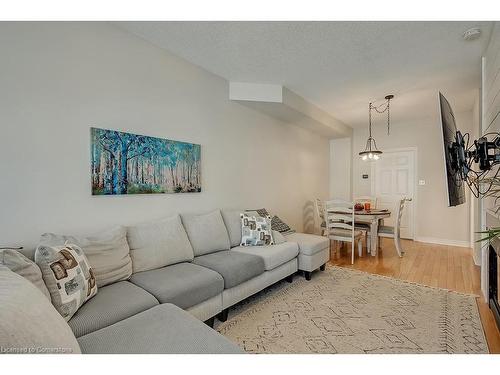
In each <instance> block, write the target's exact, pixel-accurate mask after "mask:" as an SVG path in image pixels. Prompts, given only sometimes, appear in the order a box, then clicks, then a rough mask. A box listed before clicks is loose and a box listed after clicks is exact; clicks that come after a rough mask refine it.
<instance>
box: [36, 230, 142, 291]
mask: <svg viewBox="0 0 500 375" xmlns="http://www.w3.org/2000/svg"><path fill="white" fill-rule="evenodd" d="M66 242H69V243H73V244H75V245H78V246H80V247H81V248H82V249H83V252H84V253H85V256H86V257H87V259H88V260H89V263H90V265H91V266H92V269H93V270H94V275H95V278H96V281H97V286H98V287H101V286H104V285H108V284H112V283H115V282H117V281H121V280H127V279H128V278H129V277H130V275H131V274H132V260H131V259H130V254H129V246H128V242H127V231H126V229H125V227H116V228H113V229H111V230H108V231H105V232H102V233H100V234H97V235H95V236H87V237H84V236H67V235H60V234H54V233H45V234H43V235H42V237H41V239H40V244H42V245H48V246H54V245H57V246H60V245H64V244H65V243H66Z"/></svg>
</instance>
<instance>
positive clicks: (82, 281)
mask: <svg viewBox="0 0 500 375" xmlns="http://www.w3.org/2000/svg"><path fill="white" fill-rule="evenodd" d="M35 262H36V264H38V266H39V267H40V270H41V271H42V276H43V280H44V281H45V285H47V289H48V290H49V292H50V297H51V299H52V304H53V305H54V307H55V308H56V310H57V311H59V313H60V314H61V315H62V317H63V318H64V319H66V321H68V320H70V319H71V317H72V316H73V315H74V314H75V313H76V311H77V310H78V309H79V308H80V306H82V305H83V304H84V303H85V302H86V301H87V300H88V299H90V298H92V297H93V296H94V295H95V294H96V293H97V283H96V279H95V276H94V271H93V270H92V268H91V267H90V264H89V261H88V260H87V257H86V256H85V254H84V252H83V250H82V249H81V248H80V247H78V246H76V245H74V244H66V245H63V246H45V245H40V246H38V248H37V249H36V251H35Z"/></svg>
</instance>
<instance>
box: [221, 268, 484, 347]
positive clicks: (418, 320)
mask: <svg viewBox="0 0 500 375" xmlns="http://www.w3.org/2000/svg"><path fill="white" fill-rule="evenodd" d="M229 317H230V319H228V321H227V322H225V323H220V324H219V325H217V326H216V329H217V331H219V332H220V333H221V334H223V335H224V336H226V337H227V338H229V339H230V340H232V341H233V342H235V343H237V344H238V345H239V346H240V347H241V348H243V349H244V350H245V351H247V352H250V353H488V346H487V343H486V338H485V336H484V332H483V327H482V325H481V320H480V317H479V312H478V308H477V304H476V300H475V296H473V295H468V294H461V293H456V292H451V291H448V290H445V289H439V288H432V287H427V286H423V285H418V284H414V283H410V282H406V281H401V280H397V279H393V278H389V277H384V276H378V275H372V274H368V273H365V272H360V271H354V270H349V269H346V268H340V267H329V268H327V270H326V271H325V272H316V273H315V274H313V278H312V280H311V281H309V282H307V281H305V279H304V278H302V277H298V276H296V277H295V278H294V282H293V283H292V284H288V283H286V282H284V281H283V282H280V283H277V284H275V285H274V286H272V287H270V288H268V289H266V290H264V291H263V292H261V293H259V294H257V295H255V296H253V297H251V298H250V299H248V300H246V301H244V302H242V303H240V304H238V305H237V306H236V307H234V308H232V309H231V310H230V313H229Z"/></svg>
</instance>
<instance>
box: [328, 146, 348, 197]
mask: <svg viewBox="0 0 500 375" xmlns="http://www.w3.org/2000/svg"><path fill="white" fill-rule="evenodd" d="M351 155H352V138H338V139H331V140H330V197H329V198H330V199H334V198H335V199H345V200H351V198H352V181H351V179H352V157H351Z"/></svg>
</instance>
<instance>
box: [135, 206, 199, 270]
mask: <svg viewBox="0 0 500 375" xmlns="http://www.w3.org/2000/svg"><path fill="white" fill-rule="evenodd" d="M127 238H128V241H129V244H130V256H131V257H132V266H133V272H134V273H136V272H141V271H148V270H152V269H156V268H161V267H165V266H168V265H171V264H175V263H180V262H191V261H192V260H193V258H194V254H193V248H192V247H191V243H190V242H189V239H188V236H187V234H186V231H185V229H184V227H183V226H182V222H181V218H180V216H179V215H174V216H171V217H167V218H164V219H162V220H158V221H155V222H151V223H145V224H140V225H136V226H133V227H128V228H127Z"/></svg>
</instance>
